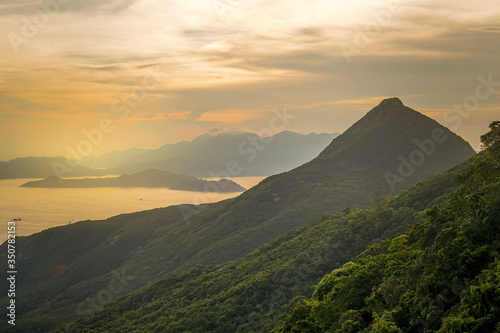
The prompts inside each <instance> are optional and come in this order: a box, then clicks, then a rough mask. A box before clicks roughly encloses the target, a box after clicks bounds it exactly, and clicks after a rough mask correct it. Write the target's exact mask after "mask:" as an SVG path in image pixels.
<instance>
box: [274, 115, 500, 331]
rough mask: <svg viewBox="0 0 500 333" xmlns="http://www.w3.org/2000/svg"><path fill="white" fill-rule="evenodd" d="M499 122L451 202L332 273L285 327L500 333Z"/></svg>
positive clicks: (448, 201) (301, 305)
mask: <svg viewBox="0 0 500 333" xmlns="http://www.w3.org/2000/svg"><path fill="white" fill-rule="evenodd" d="M499 125H500V122H499V121H497V122H494V123H492V124H491V126H490V128H491V129H492V131H491V132H490V133H488V134H487V135H485V136H483V137H482V142H483V143H484V144H485V145H486V146H489V148H488V149H487V150H486V151H485V152H484V153H483V154H480V155H478V156H476V157H475V158H473V159H471V161H470V163H469V168H468V169H467V170H466V171H465V172H464V173H463V174H461V176H460V178H459V179H460V183H461V186H460V187H459V188H458V189H457V190H456V191H454V192H453V193H451V194H450V195H449V196H448V198H447V200H446V201H445V202H443V203H442V204H440V205H437V206H434V207H432V208H431V209H427V210H426V211H425V212H424V214H423V216H425V219H424V221H422V222H421V223H419V224H417V225H415V226H414V227H412V228H411V230H410V231H408V232H406V233H405V234H403V235H400V236H398V237H392V238H391V239H388V240H386V241H383V242H379V243H377V244H375V245H373V246H371V247H369V248H368V249H367V250H366V251H364V252H363V253H362V254H361V255H359V256H358V257H357V259H356V261H355V262H349V263H347V264H345V265H344V266H343V267H341V268H340V269H336V270H334V271H333V272H331V273H330V274H328V275H326V276H324V277H323V279H322V280H321V282H320V283H319V284H318V285H317V286H316V287H315V290H314V295H313V298H312V299H308V300H305V301H303V302H300V303H299V304H297V305H296V307H295V308H294V309H293V311H292V312H291V313H290V314H289V315H288V317H287V318H286V320H284V321H283V323H282V325H281V327H280V329H279V332H297V331H300V332H347V331H348V332H361V331H362V332H443V333H444V332H499V331H500V289H499V287H498V286H499V284H500V257H499V255H498V254H499V253H500V239H499V236H498V235H499V234H500V196H499V193H500V135H499V134H500V126H499Z"/></svg>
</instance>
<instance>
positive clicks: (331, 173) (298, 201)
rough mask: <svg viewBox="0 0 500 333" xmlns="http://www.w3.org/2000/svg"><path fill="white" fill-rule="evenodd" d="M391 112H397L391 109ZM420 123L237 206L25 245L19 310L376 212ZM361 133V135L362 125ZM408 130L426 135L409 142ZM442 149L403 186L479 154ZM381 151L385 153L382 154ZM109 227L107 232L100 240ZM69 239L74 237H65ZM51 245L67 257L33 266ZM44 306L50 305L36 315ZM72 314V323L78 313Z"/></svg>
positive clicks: (144, 279)
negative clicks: (350, 211)
mask: <svg viewBox="0 0 500 333" xmlns="http://www.w3.org/2000/svg"><path fill="white" fill-rule="evenodd" d="M385 112H386V113H387V114H389V113H393V112H392V111H391V110H386V111H385ZM414 112H415V113H414V114H415V115H420V114H419V113H418V112H416V111H414ZM393 117H394V115H392V116H391V117H389V120H390V119H393ZM416 117H419V119H421V121H422V122H423V125H422V126H417V127H415V126H413V125H412V124H408V123H407V122H403V123H402V125H404V128H399V129H398V130H397V131H394V132H393V133H395V135H392V136H391V135H389V134H388V133H387V131H385V129H384V128H382V127H381V126H376V127H374V128H373V129H369V130H366V129H364V130H363V129H356V128H355V129H351V131H349V130H348V131H346V132H345V133H344V134H342V135H341V136H339V137H338V138H336V139H334V140H333V142H332V143H331V144H330V146H329V147H330V148H327V149H334V150H335V152H334V153H335V154H334V156H331V155H332V154H331V152H329V153H328V154H323V155H322V154H320V157H317V158H315V159H314V160H312V161H310V162H308V163H306V164H304V165H302V166H300V167H298V168H296V169H294V170H291V171H288V172H284V173H281V174H278V175H274V176H271V177H268V178H266V179H265V180H263V181H262V182H261V183H260V184H259V185H257V186H255V187H254V188H252V189H250V190H248V191H246V192H244V193H243V194H241V195H240V196H238V197H236V198H233V199H228V200H225V201H222V202H218V203H214V204H207V205H201V206H197V205H182V206H178V207H169V208H163V209H157V210H152V211H149V212H140V213H136V214H130V215H122V216H117V217H114V218H111V219H109V220H108V221H106V222H93V223H84V224H80V223H76V224H72V225H71V226H66V227H65V228H60V229H57V228H56V229H50V230H48V231H45V232H41V233H39V234H36V235H33V236H30V237H27V238H25V239H24V240H21V239H20V240H19V245H20V246H23V249H24V254H25V256H26V257H28V258H29V259H26V260H28V261H29V262H25V263H24V264H23V263H22V261H23V258H20V265H21V264H23V265H24V266H23V267H26V269H27V271H25V272H24V274H25V280H24V283H25V284H24V285H23V288H24V289H22V288H21V289H22V290H23V299H24V300H25V302H24V303H23V306H22V307H21V308H22V309H24V310H23V311H25V312H24V313H20V316H23V315H26V316H29V315H33V314H35V313H36V314H37V315H39V314H40V313H43V311H49V312H51V311H56V309H59V310H61V311H63V310H64V311H65V312H67V311H73V310H74V309H73V310H72V309H71V307H69V308H65V307H64V306H63V304H62V303H61V301H60V300H62V299H72V300H74V302H75V304H78V302H80V301H83V300H84V299H85V297H87V296H89V293H91V291H92V290H100V289H102V288H105V286H104V285H103V283H106V278H107V277H108V276H110V274H111V273H110V270H111V269H110V267H113V268H119V269H123V270H126V271H127V272H128V274H132V275H135V276H136V279H135V280H134V281H132V282H131V283H130V287H131V288H132V289H135V288H139V287H142V286H144V285H145V284H147V283H148V282H150V281H151V280H152V279H156V278H160V277H162V276H163V275H165V274H167V273H170V272H174V271H180V270H185V269H190V268H192V267H195V266H197V265H200V264H201V265H210V264H221V263H224V262H227V261H230V260H235V259H237V258H240V257H242V256H244V255H246V254H248V253H250V252H251V251H253V250H254V249H256V248H257V247H259V246H261V245H264V244H265V243H267V242H269V241H271V240H272V239H274V238H275V237H277V236H279V235H282V234H284V233H286V232H289V231H291V230H292V229H295V228H300V227H303V226H304V225H305V224H306V223H307V222H308V221H310V220H311V219H313V218H314V217H315V216H317V215H318V214H321V213H322V212H329V213H337V212H339V211H342V210H343V209H346V208H347V207H362V206H366V205H369V204H370V203H371V202H372V201H373V199H374V198H376V197H377V192H378V193H379V196H380V195H387V194H392V193H391V192H390V189H389V188H388V186H387V184H386V180H385V177H384V172H385V171H387V170H392V169H394V168H397V166H398V164H399V163H400V162H399V160H398V156H399V155H402V154H403V155H405V154H410V153H411V152H412V151H413V150H414V149H415V144H414V143H413V141H412V140H413V139H414V137H416V138H419V139H422V138H425V137H426V136H427V135H429V133H430V132H432V130H433V129H434V127H435V124H434V122H431V121H430V120H428V118H427V117H423V116H422V117H420V116H416ZM396 119H397V117H396ZM387 122H388V123H389V121H387ZM353 126H355V127H359V126H360V125H359V122H358V123H357V124H355V125H353ZM412 126H413V127H412ZM410 127H411V128H410ZM370 130H371V132H370ZM375 130H378V131H379V132H377V131H375ZM403 130H404V131H406V132H407V133H415V131H417V132H418V131H420V132H418V133H416V134H418V135H414V137H408V136H407V135H406V134H405V132H404V131H403ZM356 131H359V133H368V134H363V135H362V136H361V137H356V135H353V134H352V132H355V133H357V132H356ZM346 133H347V134H346ZM374 133H375V134H377V135H374ZM447 133H451V131H449V130H447ZM370 135H371V136H370ZM450 137H452V138H453V136H450ZM394 140H395V141H396V144H395V143H394V142H393V141H394ZM339 142H340V143H341V142H347V143H349V142H355V143H356V147H353V148H352V149H350V150H344V149H341V148H342V145H341V144H340V143H339ZM401 142H403V143H404V144H403V145H401ZM339 145H340V147H338V146H339ZM369 146H372V147H373V146H378V147H379V148H378V149H377V152H378V153H377V154H367V156H365V158H363V156H362V153H363V152H364V151H365V150H366V149H367V147H369ZM331 147H333V148H331ZM351 147H352V146H351ZM444 147H445V148H446V149H441V150H440V151H439V153H437V152H438V151H437V150H436V154H434V155H432V156H431V158H429V159H428V161H429V162H430V163H427V162H426V163H424V164H423V165H421V166H420V168H419V169H418V170H416V171H415V173H414V175H413V176H412V177H408V178H407V181H406V183H405V184H404V185H405V186H410V185H411V184H415V183H416V182H418V181H420V180H424V179H425V177H427V175H428V174H438V173H439V172H441V171H445V170H447V169H448V168H449V167H450V166H454V165H456V164H459V163H460V162H463V161H464V160H465V159H466V158H467V157H469V156H472V155H474V151H473V150H472V148H470V146H469V147H467V146H466V145H463V143H462V142H461V141H459V140H448V141H447V144H446V146H444ZM382 148H383V149H385V150H383V149H382ZM381 151H385V154H380V153H379V152H381ZM324 156H327V157H328V158H324ZM182 209H187V210H188V211H189V212H190V215H189V219H185V218H186V216H185V214H183V210H182ZM87 228H88V229H89V231H88V232H89V234H91V231H92V235H93V237H92V238H91V239H79V247H78V248H76V249H73V246H74V241H70V240H66V238H68V239H70V238H69V236H68V234H69V235H71V231H72V230H77V229H78V230H80V231H79V232H82V231H81V229H83V230H85V229H87ZM101 228H102V229H103V232H102V233H99V232H98V230H99V229H101ZM104 230H105V231H104ZM63 232H64V234H66V235H67V236H65V237H57V234H60V233H63ZM49 235H51V236H49ZM47 239H50V240H51V242H52V243H51V248H52V247H54V248H57V249H59V252H58V256H57V257H55V258H51V257H49V258H45V257H42V259H43V258H44V259H43V260H40V262H39V263H38V262H37V263H35V262H33V260H35V258H38V259H40V257H39V256H40V252H41V251H40V249H46V248H47V247H48V244H47ZM92 263H93V264H92ZM61 264H65V265H66V269H65V270H64V271H62V272H61V273H59V274H57V275H54V276H50V277H46V276H41V275H40V273H38V272H37V271H36V269H37V268H38V269H40V270H42V271H44V269H43V267H54V266H57V265H61ZM91 264H92V267H91V268H89V265H91ZM110 265H111V266H110ZM30 281H31V282H33V283H35V281H36V285H37V286H38V288H33V287H32V288H30V287H29V286H31V284H30ZM77 286H78V287H77ZM47 295H57V297H55V296H47ZM82 297H83V298H82ZM40 302H43V303H44V304H50V307H49V308H44V310H43V311H42V310H41V308H40V309H39V310H37V308H38V307H40V306H41V304H40ZM40 311H41V312H40ZM73 313H74V312H73ZM68 315H69V316H71V312H69V313H68Z"/></svg>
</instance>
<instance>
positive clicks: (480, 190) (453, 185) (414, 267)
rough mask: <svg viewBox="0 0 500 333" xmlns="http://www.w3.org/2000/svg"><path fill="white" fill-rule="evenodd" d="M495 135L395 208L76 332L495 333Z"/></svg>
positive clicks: (192, 276)
mask: <svg viewBox="0 0 500 333" xmlns="http://www.w3.org/2000/svg"><path fill="white" fill-rule="evenodd" d="M490 127H491V128H492V131H491V132H490V133H488V134H487V135H485V136H483V138H484V139H483V140H482V141H483V143H484V144H485V146H488V148H487V149H486V150H485V151H483V152H482V153H481V154H479V155H477V156H474V157H472V158H470V159H469V160H468V161H467V162H464V163H462V164H460V165H459V166H457V167H455V168H453V169H451V170H449V171H447V172H444V173H442V174H440V175H438V176H434V177H432V178H430V179H428V180H426V181H424V182H420V183H419V184H417V185H416V186H413V187H412V188H410V189H409V190H407V191H405V192H403V193H400V194H399V195H398V196H396V197H395V198H393V199H392V200H388V199H387V198H382V197H380V198H377V199H376V200H375V201H374V203H373V204H372V205H371V206H370V207H369V208H367V209H346V210H344V211H343V212H342V213H338V214H335V215H331V214H326V213H324V214H321V215H319V216H317V217H316V218H315V219H314V220H312V221H311V222H310V223H308V224H307V225H306V226H305V227H304V228H301V229H298V230H294V231H291V232H289V233H287V234H285V235H282V236H280V237H277V238H276V239H274V240H273V241H271V242H270V243H268V244H266V245H264V246H262V247H260V248H259V249H257V250H256V251H254V252H252V253H250V254H249V255H247V256H245V257H242V258H240V259H238V260H236V261H232V262H229V263H226V264H224V265H218V266H209V267H196V268H193V269H191V270H188V271H183V272H177V273H173V274H169V275H167V276H166V277H164V278H162V279H161V280H160V281H158V282H156V283H152V284H151V285H150V286H148V287H147V288H143V289H141V290H139V291H138V292H135V293H132V294H131V295H128V296H127V297H123V298H121V299H118V300H116V301H115V302H113V303H112V304H109V305H108V306H107V307H106V308H105V309H104V310H103V311H102V312H100V313H97V314H96V315H95V316H93V317H90V318H89V317H87V318H83V319H81V320H79V321H78V323H76V324H75V325H74V326H73V327H72V328H73V329H75V330H76V329H79V330H82V331H83V332H93V331H101V330H104V329H106V330H109V331H116V332H126V331H128V330H133V329H138V330H140V331H154V330H161V331H162V332H167V333H170V332H171V333H174V332H196V331H204V332H214V333H215V332H283V333H285V332H304V333H319V332H337V333H338V332H377V333H382V332H386V333H397V332H498V331H499V328H500V315H499V313H500V289H499V288H498V285H499V276H500V258H499V256H498V253H499V251H500V242H499V236H498V235H499V234H500V223H499V222H500V196H499V195H498V194H499V193H500V167H499V166H500V135H499V134H500V122H496V123H493V124H492V125H491V126H490ZM488 143H489V144H488ZM187 318H188V319H187ZM57 332H63V330H62V329H60V330H58V331H57Z"/></svg>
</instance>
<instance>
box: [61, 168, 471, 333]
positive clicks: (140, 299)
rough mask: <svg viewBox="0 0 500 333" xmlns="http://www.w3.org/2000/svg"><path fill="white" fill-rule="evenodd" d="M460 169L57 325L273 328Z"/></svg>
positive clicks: (450, 185) (404, 223)
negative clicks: (326, 278)
mask: <svg viewBox="0 0 500 333" xmlns="http://www.w3.org/2000/svg"><path fill="white" fill-rule="evenodd" d="M463 169H464V165H461V166H459V167H457V168H455V169H453V170H450V171H449V172H446V173H444V174H442V175H439V176H436V177H434V178H432V179H430V180H428V181H426V182H422V183H420V184H418V185H417V186H415V187H413V188H411V189H410V190H408V191H406V192H404V193H402V194H400V195H399V196H398V197H396V198H395V199H393V200H391V201H390V202H389V201H387V200H386V199H384V198H379V199H378V200H377V201H376V202H375V203H374V204H373V205H372V207H370V208H368V209H364V210H354V209H353V210H346V211H345V212H343V213H338V214H336V215H331V214H326V213H325V214H323V215H321V216H318V217H317V218H316V219H314V220H313V221H311V222H310V223H308V224H307V225H306V226H305V227H304V228H301V229H297V230H294V231H292V232H289V233H287V234H285V235H283V236H280V237H278V238H277V239H275V240H273V241H272V242H270V243H269V244H266V245H264V246H262V247H261V248H259V249H257V250H256V251H254V252H252V253H251V254H249V255H247V256H245V257H243V258H240V259H238V260H236V261H234V262H230V263H227V264H224V265H221V266H210V267H198V268H195V269H192V270H189V271H184V272H180V273H174V274H171V275H169V276H167V277H165V278H164V279H162V280H161V281H159V282H157V283H155V284H152V285H151V286H149V287H147V288H145V289H143V290H140V291H139V292H136V293H133V294H131V295H129V296H125V297H123V298H121V299H119V300H117V301H116V302H113V303H111V304H109V305H108V306H107V307H106V308H105V309H104V311H102V312H97V313H93V314H92V315H91V316H89V317H85V318H82V319H80V320H79V321H78V322H75V323H71V324H68V325H67V326H64V328H62V329H61V330H60V332H63V331H64V329H68V330H69V329H74V330H81V331H82V332H95V331H109V332H201V331H206V332H269V331H271V330H272V329H273V328H276V326H277V323H279V322H280V321H281V320H283V319H284V317H285V315H286V314H287V313H288V312H289V311H291V310H292V308H293V306H294V305H295V304H296V303H297V302H298V301H299V300H302V299H305V298H306V297H308V296H310V295H311V286H312V285H314V284H316V283H318V282H319V281H320V279H321V278H322V277H323V276H324V275H325V274H326V273H327V272H330V271H331V269H332V268H335V267H340V265H342V264H343V263H345V262H348V261H350V260H353V259H354V258H355V257H356V256H357V255H358V254H359V253H361V252H362V251H363V250H364V249H366V247H367V246H369V245H371V244H373V243H374V242H377V241H380V240H382V239H387V238H389V237H392V236H394V235H397V234H400V233H402V232H404V231H406V230H408V229H409V228H410V227H411V226H412V225H413V224H415V223H417V222H421V221H422V220H423V216H422V215H421V214H419V212H420V211H422V210H424V209H425V207H432V205H434V204H437V203H440V202H442V201H443V200H444V198H445V196H446V195H447V193H449V192H450V191H451V190H452V189H454V188H455V187H456V184H455V182H454V180H453V179H454V178H455V177H456V175H457V174H458V173H459V172H460V171H461V170H463Z"/></svg>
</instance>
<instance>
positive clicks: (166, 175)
mask: <svg viewBox="0 0 500 333" xmlns="http://www.w3.org/2000/svg"><path fill="white" fill-rule="evenodd" d="M20 187H44V188H94V187H164V188H168V189H170V190H178V191H192V192H219V193H231V192H244V191H246V189H245V188H244V187H242V186H240V185H239V184H237V183H235V182H233V181H232V180H229V179H220V180H205V179H200V178H196V177H193V176H188V175H182V174H175V173H172V172H168V171H160V170H156V169H150V170H146V171H142V172H138V173H133V174H130V175H128V174H124V175H121V176H116V177H99V178H81V179H67V178H59V177H57V176H51V177H47V178H45V179H42V180H36V181H30V182H27V183H24V184H22V185H21V186H20Z"/></svg>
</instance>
